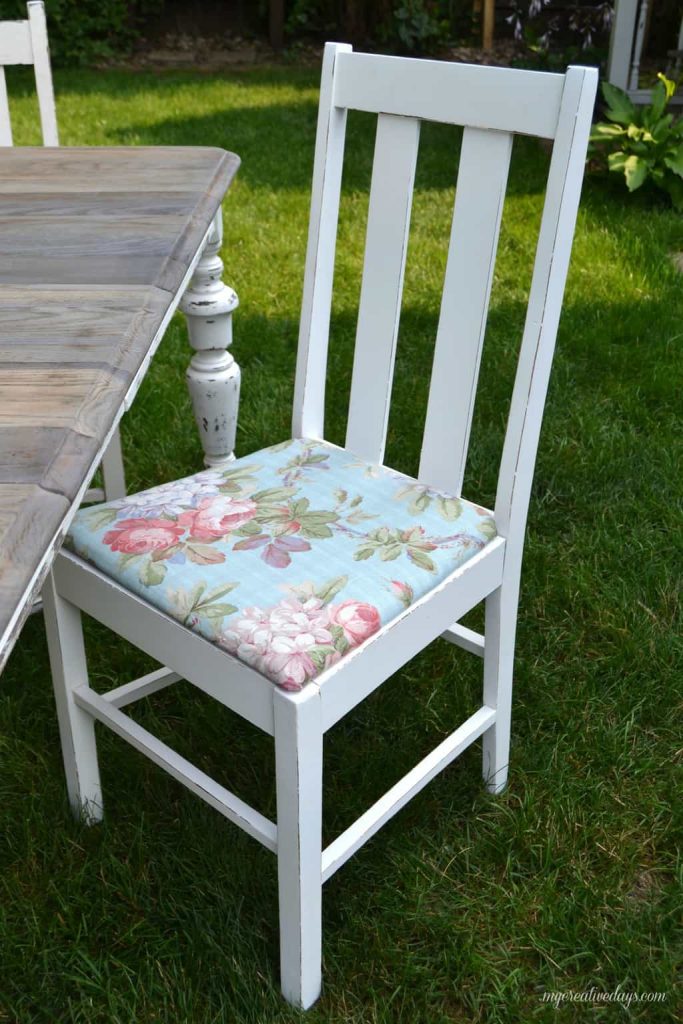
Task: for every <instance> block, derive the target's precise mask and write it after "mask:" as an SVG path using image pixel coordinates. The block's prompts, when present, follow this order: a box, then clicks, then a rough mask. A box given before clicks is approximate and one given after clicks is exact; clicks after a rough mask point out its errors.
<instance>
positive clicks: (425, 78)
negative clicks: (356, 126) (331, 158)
mask: <svg viewBox="0 0 683 1024" xmlns="http://www.w3.org/2000/svg"><path fill="white" fill-rule="evenodd" d="M562 77H563V76H562V75H556V74H549V73H547V72H541V71H517V70H515V71H513V72H511V71H510V69H509V68H490V67H478V66H477V67H475V66H473V65H471V64H451V63H448V62H446V61H439V60H420V59H417V58H410V57H385V56H378V55H376V54H370V53H348V52H347V53H343V54H340V55H339V63H338V67H337V74H336V75H335V80H336V81H335V91H334V102H335V103H336V104H337V106H339V107H347V108H348V109H350V110H366V111H370V112H372V113H375V114H378V113H384V114H398V115H400V116H408V117H418V118H420V119H421V120H424V121H440V122H442V123H443V124H458V125H469V126H470V127H472V128H489V129H493V130H498V131H509V132H513V133H517V134H521V135H538V136H540V137H541V138H546V139H552V138H553V137H554V135H555V129H556V127H557V116H558V113H559V109H560V100H561V98H562Z"/></svg>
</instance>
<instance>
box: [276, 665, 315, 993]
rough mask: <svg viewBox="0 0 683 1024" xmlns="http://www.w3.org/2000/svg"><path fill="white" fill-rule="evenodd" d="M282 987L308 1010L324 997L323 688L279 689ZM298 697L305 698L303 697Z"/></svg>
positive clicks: (277, 710) (277, 743)
mask: <svg viewBox="0 0 683 1024" xmlns="http://www.w3.org/2000/svg"><path fill="white" fill-rule="evenodd" d="M273 696H274V701H275V709H274V710H275V770H276V778H277V863H278V889H279V907H280V982H281V987H282V994H283V996H284V997H285V999H286V1000H287V1001H288V1002H289V1003H292V1004H293V1005H295V1006H300V1007H301V1008H302V1009H307V1008H308V1007H309V1006H311V1005H312V1004H313V1003H314V1002H315V1001H316V999H317V998H318V996H319V995H320V987H321V956H322V778H323V729H322V718H321V712H320V694H319V690H318V688H317V687H316V686H314V685H313V684H309V685H308V686H307V687H306V688H305V689H304V690H303V691H302V692H301V694H300V695H298V697H297V698H295V699H292V698H291V695H285V694H284V693H282V692H281V691H279V690H275V691H274V695H273ZM299 697H300V698H301V699H299Z"/></svg>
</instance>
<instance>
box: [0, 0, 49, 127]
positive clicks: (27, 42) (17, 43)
mask: <svg viewBox="0 0 683 1024" xmlns="http://www.w3.org/2000/svg"><path fill="white" fill-rule="evenodd" d="M26 7H27V11H28V21H3V22H0V146H11V145H12V126H11V120H10V110H9V103H8V99H7V85H6V82H5V72H4V68H5V67H7V66H8V65H13V64H32V65H33V69H34V73H35V81H36V94H37V96H38V109H39V111H40V127H41V132H42V136H43V145H44V146H58V145H59V136H58V133H57V113H56V110H55V97H54V92H53V89H52V72H51V70H50V51H49V47H48V39H47V24H46V21H45V7H44V5H43V3H42V0H30V2H29V3H28V4H27V5H26Z"/></svg>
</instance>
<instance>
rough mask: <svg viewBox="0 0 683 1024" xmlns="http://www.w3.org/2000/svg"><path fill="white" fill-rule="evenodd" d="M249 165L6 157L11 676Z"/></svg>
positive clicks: (4, 438)
mask: <svg viewBox="0 0 683 1024" xmlns="http://www.w3.org/2000/svg"><path fill="white" fill-rule="evenodd" d="M238 165H239V159H238V158H237V157H236V156H235V155H234V154H232V153H226V152H224V151H223V150H219V149H208V148H181V147H173V148H128V149H107V148H102V149H85V148H82V149H80V148H75V149H50V148H46V149H37V148H36V149H34V148H23V149H20V150H19V149H18V150H11V149H8V150H5V151H3V153H2V156H1V157H0V669H1V668H2V666H3V664H4V662H5V660H6V658H7V655H8V654H9V651H10V649H11V647H12V644H13V643H14V640H15V639H16V637H17V635H18V633H19V630H20V628H21V625H22V623H23V621H24V618H25V617H26V614H27V612H28V608H29V606H30V602H31V599H32V596H33V594H34V593H35V592H36V591H37V590H38V588H39V587H40V585H41V584H42V581H43V579H44V576H45V574H46V573H47V571H48V569H49V565H50V562H51V558H52V556H53V554H54V552H55V551H56V550H57V549H58V547H59V544H60V543H61V539H62V537H63V536H64V533H65V532H66V529H67V527H68V523H69V522H70V519H71V517H72V515H73V514H74V512H75V508H76V503H77V500H78V499H79V497H80V494H81V493H82V492H83V490H84V488H85V487H86V486H87V483H88V481H89V479H90V478H91V476H92V474H93V472H94V469H95V466H96V465H97V461H98V459H99V457H100V454H101V449H102V447H103V444H104V442H105V439H106V438H107V437H108V435H109V434H110V433H111V431H112V429H113V427H114V426H115V424H116V423H117V422H118V419H119V418H120V415H121V413H122V411H123V408H124V402H127V403H129V402H130V399H131V394H130V393H131V391H132V389H133V388H134V387H135V386H137V383H139V378H140V371H141V369H142V370H144V367H145V366H146V363H147V361H148V360H149V357H150V352H151V351H153V349H154V347H155V345H156V344H157V343H158V340H159V336H160V332H161V329H162V327H163V325H164V323H165V322H166V320H167V318H168V316H169V313H170V311H172V309H173V308H175V304H176V303H177V300H178V298H179V290H180V288H181V286H182V285H183V283H184V281H185V279H186V277H187V273H188V270H189V269H190V267H191V266H192V264H193V261H194V260H195V258H196V255H197V253H198V251H199V249H200V247H201V244H202V242H203V240H204V237H205V235H206V232H207V230H208V229H209V226H210V224H211V221H212V218H213V216H214V214H215V212H216V210H217V208H218V206H219V204H220V201H221V199H222V197H223V195H224V194H225V192H226V190H227V188H228V186H229V185H230V182H231V181H232V178H233V176H234V174H235V172H236V170H237V167H238Z"/></svg>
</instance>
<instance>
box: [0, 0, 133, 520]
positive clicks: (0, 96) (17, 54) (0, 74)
mask: <svg viewBox="0 0 683 1024" xmlns="http://www.w3.org/2000/svg"><path fill="white" fill-rule="evenodd" d="M26 10H27V13H28V19H27V20H26V21H2V22H0V146H11V145H12V144H13V143H12V122H11V117H10V108H9V100H8V96H7V83H6V80H5V68H6V67H8V66H12V65H17V64H24V65H33V70H34V73H35V83H36V95H37V98H38V110H39V113H40V127H41V131H42V136H43V145H44V146H58V145H59V135H58V132H57V111H56V109H55V95H54V90H53V87H52V71H51V68H50V51H49V48H48V38H47V24H46V21H45V6H44V4H43V3H42V0H29V3H27V5H26ZM102 477H103V481H104V490H100V489H99V488H91V489H90V490H89V491H88V493H87V494H86V496H85V500H86V501H101V500H102V498H106V499H107V500H108V501H111V500H112V499H114V498H120V497H123V495H124V494H125V493H126V480H125V475H124V470H123V456H122V454H121V440H120V437H119V432H118V430H117V431H116V432H115V433H114V436H113V437H112V440H111V442H110V444H109V447H108V449H107V451H106V452H105V454H104V457H103V459H102Z"/></svg>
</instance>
